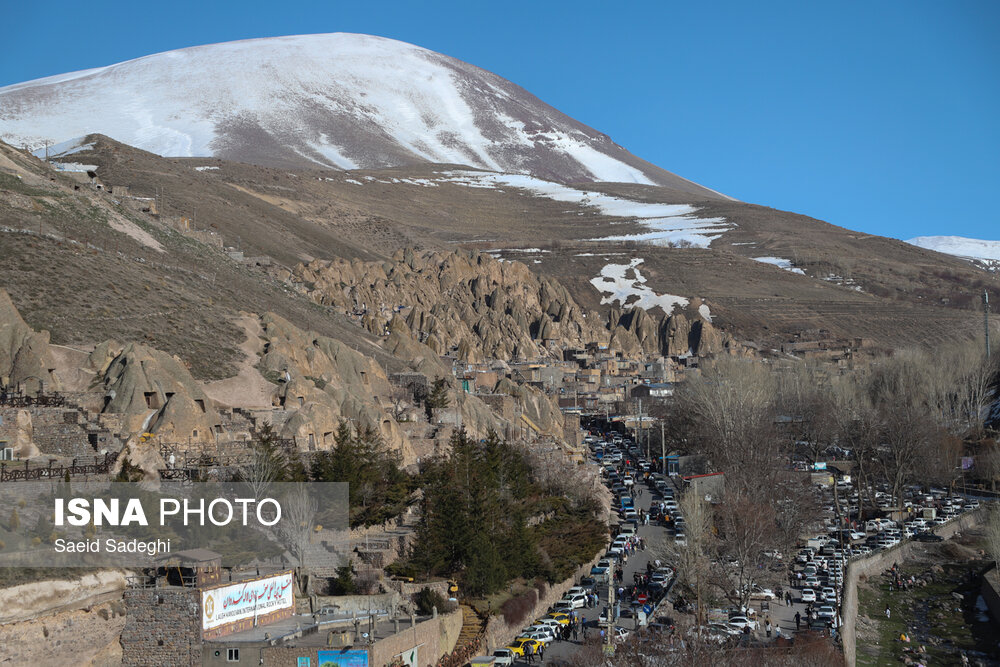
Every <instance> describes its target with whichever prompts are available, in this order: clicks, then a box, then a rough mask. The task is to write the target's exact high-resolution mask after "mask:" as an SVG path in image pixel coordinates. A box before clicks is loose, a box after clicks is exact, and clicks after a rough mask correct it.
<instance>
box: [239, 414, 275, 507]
mask: <svg viewBox="0 0 1000 667" xmlns="http://www.w3.org/2000/svg"><path fill="white" fill-rule="evenodd" d="M256 436H257V437H256V438H255V439H254V441H253V442H252V443H251V444H250V452H249V453H248V454H247V457H246V459H244V461H243V463H242V464H241V465H240V466H239V467H238V468H237V470H236V477H237V478H238V479H239V481H241V482H243V483H244V484H246V485H247V487H248V488H249V489H250V493H251V494H253V497H254V499H255V500H260V499H262V498H264V497H265V496H266V495H267V491H268V489H269V488H270V486H271V484H272V483H273V482H275V481H276V480H278V479H280V477H281V473H282V470H283V467H284V464H285V461H284V457H283V456H282V455H281V452H279V451H278V445H277V443H276V437H275V434H274V430H273V428H272V427H271V424H270V423H268V422H265V423H264V424H263V425H262V426H261V428H260V430H259V431H258V432H257V434H256Z"/></svg>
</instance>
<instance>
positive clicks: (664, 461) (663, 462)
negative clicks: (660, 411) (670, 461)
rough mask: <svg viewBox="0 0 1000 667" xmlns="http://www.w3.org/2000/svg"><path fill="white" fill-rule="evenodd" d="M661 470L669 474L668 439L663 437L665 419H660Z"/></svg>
mask: <svg viewBox="0 0 1000 667" xmlns="http://www.w3.org/2000/svg"><path fill="white" fill-rule="evenodd" d="M660 472H661V473H663V474H664V475H666V474H667V441H666V440H664V439H663V419H662V418H661V419H660Z"/></svg>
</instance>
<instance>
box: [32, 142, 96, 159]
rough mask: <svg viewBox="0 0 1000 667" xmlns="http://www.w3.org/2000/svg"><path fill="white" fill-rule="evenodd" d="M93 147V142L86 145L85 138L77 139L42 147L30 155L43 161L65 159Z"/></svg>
mask: <svg viewBox="0 0 1000 667" xmlns="http://www.w3.org/2000/svg"><path fill="white" fill-rule="evenodd" d="M93 147H94V142H90V143H86V138H85V137H77V138H76V139H67V140H66V141H61V142H59V143H58V144H52V145H50V146H47V147H46V146H43V147H42V148H39V149H38V150H35V151H32V152H31V154H32V155H34V156H35V157H37V158H41V159H42V160H44V159H45V158H50V159H51V158H59V157H67V156H69V155H74V154H75V153H82V152H83V151H89V150H90V149H91V148H93Z"/></svg>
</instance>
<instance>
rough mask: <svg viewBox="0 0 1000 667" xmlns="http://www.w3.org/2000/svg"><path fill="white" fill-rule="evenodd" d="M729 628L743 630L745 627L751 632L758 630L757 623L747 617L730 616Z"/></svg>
mask: <svg viewBox="0 0 1000 667" xmlns="http://www.w3.org/2000/svg"><path fill="white" fill-rule="evenodd" d="M728 623H729V627H731V628H736V629H739V630H741V631H742V630H743V628H745V627H749V628H750V629H751V630H756V629H757V621H752V620H750V619H749V618H747V617H746V616H730V617H729V621H728Z"/></svg>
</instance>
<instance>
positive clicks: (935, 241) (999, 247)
mask: <svg viewBox="0 0 1000 667" xmlns="http://www.w3.org/2000/svg"><path fill="white" fill-rule="evenodd" d="M906 242H907V243H909V244H910V245H915V246H917V247H920V248H925V249H927V250H935V251H937V252H943V253H944V254H946V255H955V256H956V257H962V258H963V259H979V260H1000V241H986V240H983V239H969V238H965V237H963V236H918V237H916V238H912V239H909V240H908V241H906Z"/></svg>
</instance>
